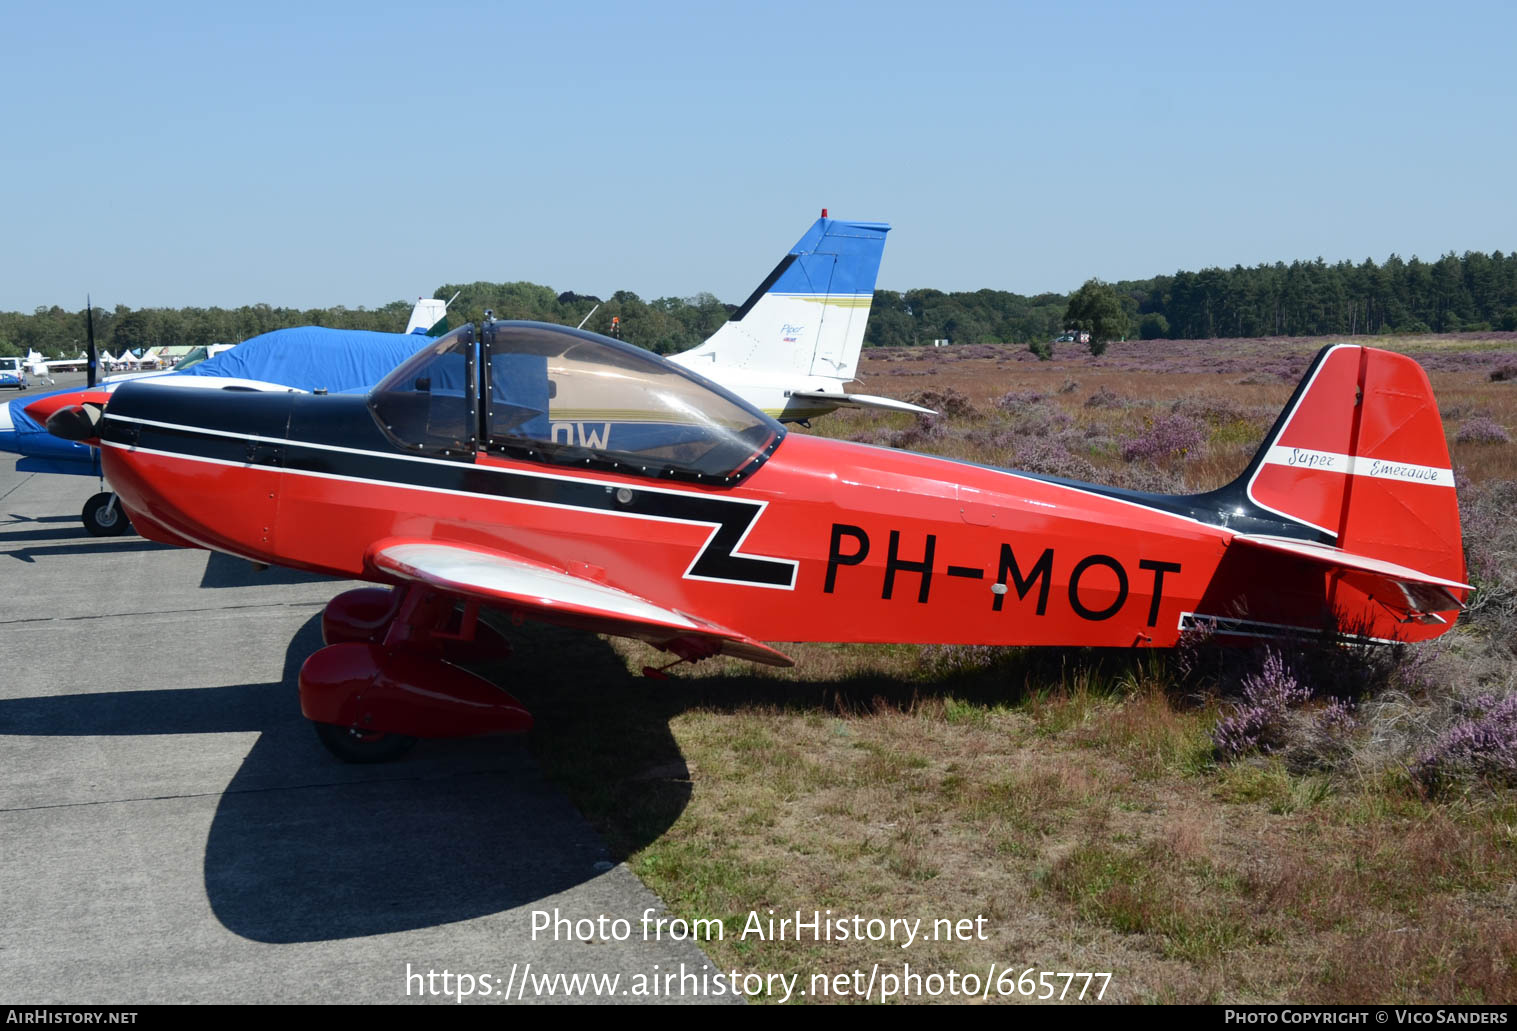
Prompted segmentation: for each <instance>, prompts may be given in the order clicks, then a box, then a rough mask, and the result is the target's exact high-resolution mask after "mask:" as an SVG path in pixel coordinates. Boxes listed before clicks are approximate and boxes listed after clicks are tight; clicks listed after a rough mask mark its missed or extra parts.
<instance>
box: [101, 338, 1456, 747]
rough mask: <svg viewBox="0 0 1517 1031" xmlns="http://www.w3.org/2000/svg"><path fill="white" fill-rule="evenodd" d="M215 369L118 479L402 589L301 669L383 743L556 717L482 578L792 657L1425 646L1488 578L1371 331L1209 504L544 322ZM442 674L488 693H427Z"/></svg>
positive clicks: (1431, 442)
mask: <svg viewBox="0 0 1517 1031" xmlns="http://www.w3.org/2000/svg"><path fill="white" fill-rule="evenodd" d="M210 393H211V392H202V391H173V390H169V389H166V388H161V387H158V388H155V387H154V386H153V385H152V384H151V383H143V384H140V385H139V384H128V385H126V386H123V387H122V388H121V389H120V390H118V391H117V392H116V393H115V394H114V395H113V396H112V397H111V399H110V401H109V405H108V406H107V407H106V409H105V411H104V413H103V417H102V418H99V419H98V420H94V421H92V422H91V425H92V426H93V427H94V432H96V433H97V434H98V439H99V441H100V443H101V445H102V447H103V456H104V464H105V469H106V474H107V476H108V477H109V479H110V481H111V483H112V485H113V486H114V487H115V489H116V490H117V491H118V492H119V494H120V496H121V499H122V501H123V503H124V504H125V505H126V508H127V510H128V512H129V513H130V515H131V518H132V521H133V523H134V525H135V526H136V527H137V528H138V530H139V531H140V532H142V533H143V535H144V536H147V537H151V538H155V539H159V540H163V541H168V542H171V543H175V544H181V545H187V546H196V547H205V548H211V549H215V550H218V551H223V552H227V553H230V554H233V555H238V556H241V557H243V558H246V559H249V560H252V561H254V562H259V563H270V564H279V565H284V566H290V567H295V568H299V569H306V570H313V571H316V572H321V573H326V574H330V575H334V576H341V577H353V578H359V579H365V580H370V581H374V582H377V583H383V584H390V585H395V586H396V587H397V589H396V590H394V591H390V592H383V591H375V590H374V589H369V590H367V591H358V592H349V595H345V596H343V597H342V598H339V599H336V600H335V601H334V603H333V606H332V607H330V608H329V611H328V616H327V619H326V621H325V627H326V631H327V638H328V641H329V647H328V648H325V649H323V650H322V652H318V653H317V655H316V656H313V658H312V660H311V662H310V663H308V669H307V671H305V672H303V674H302V701H303V704H304V705H305V708H306V711H307V714H308V715H310V716H312V718H313V719H316V720H317V721H318V722H323V723H331V724H336V725H337V726H339V727H343V726H346V727H348V728H349V730H350V732H351V734H352V735H353V736H354V737H355V739H358V738H362V737H363V736H364V735H366V734H367V735H373V736H376V737H377V735H379V734H380V733H382V732H389V733H391V734H421V735H423V736H426V735H429V734H461V733H476V732H480V731H490V730H500V729H513V728H517V727H520V726H524V725H525V724H526V717H525V714H524V713H523V714H520V715H519V716H511V717H510V718H506V717H501V716H500V715H499V714H498V713H497V714H496V716H494V717H491V716H488V715H487V714H486V713H485V710H487V709H489V710H491V711H493V710H494V709H495V708H496V707H497V702H498V696H499V692H495V694H493V695H488V694H481V693H480V691H479V690H478V685H474V684H472V683H468V684H465V683H464V682H463V681H461V680H457V677H456V675H455V673H453V672H447V671H448V670H454V669H455V667H451V666H448V665H447V664H446V663H445V662H443V658H442V657H440V654H439V651H438V646H437V642H438V641H446V640H449V639H452V638H458V637H464V638H466V637H468V636H470V632H471V630H472V626H473V618H472V616H473V612H474V606H477V605H478V604H480V603H483V604H489V605H493V606H498V607H499V608H502V609H505V610H509V611H512V612H513V613H516V614H519V615H520V616H522V617H524V618H529V619H539V620H545V621H549V622H556V623H561V624H566V625H570V626H577V627H582V628H585V629H589V630H597V631H603V632H608V633H614V634H623V635H628V636H634V637H638V638H641V639H643V640H646V641H649V642H651V643H653V644H655V645H657V646H659V647H661V648H665V649H667V650H670V651H673V652H675V653H676V654H677V655H679V656H680V657H682V658H692V659H695V658H701V657H704V656H708V655H712V654H717V653H727V654H732V655H738V656H742V657H745V658H749V659H754V660H756V661H761V662H772V663H786V662H788V660H787V659H785V657H784V656H783V655H781V654H780V653H778V652H776V651H774V650H773V649H772V648H770V647H769V646H767V645H765V644H763V643H762V642H765V641H861V642H933V643H945V644H1017V645H1098V646H1122V647H1126V646H1158V647H1167V646H1172V645H1174V644H1175V643H1176V642H1177V641H1178V639H1179V638H1180V635H1181V634H1182V633H1184V632H1185V631H1186V630H1187V629H1191V628H1194V627H1197V626H1200V625H1203V624H1204V625H1206V626H1208V627H1210V628H1212V629H1213V630H1215V631H1217V632H1219V633H1222V634H1224V635H1226V636H1229V637H1233V638H1236V639H1239V640H1245V639H1257V638H1260V637H1272V636H1282V635H1289V634H1293V633H1315V632H1320V631H1321V629H1322V628H1323V626H1324V625H1327V624H1332V625H1335V626H1337V627H1339V628H1341V629H1342V630H1343V631H1344V632H1346V633H1350V634H1352V635H1354V636H1357V637H1361V638H1370V639H1375V640H1384V641H1416V640H1422V639H1426V638H1429V637H1432V636H1435V635H1437V634H1439V633H1441V632H1443V631H1444V630H1445V629H1447V628H1448V626H1449V625H1450V624H1451V623H1452V621H1453V620H1454V619H1455V618H1456V616H1457V614H1458V611H1459V609H1460V607H1461V600H1462V598H1463V596H1464V593H1465V592H1466V591H1468V590H1469V588H1468V585H1466V584H1464V583H1463V578H1464V563H1463V552H1462V546H1461V541H1460V537H1459V523H1458V510H1457V506H1456V502H1455V499H1454V489H1453V479H1452V473H1451V472H1450V468H1449V460H1448V452H1447V447H1446V444H1445V442H1444V438H1443V432H1442V423H1441V421H1440V419H1439V416H1438V412H1437V406H1436V403H1435V402H1434V400H1433V397H1432V392H1431V389H1430V388H1429V386H1428V383H1427V379H1426V376H1425V374H1424V373H1423V372H1422V370H1421V368H1420V367H1419V366H1417V365H1416V363H1415V362H1413V361H1411V360H1410V359H1407V358H1405V357H1403V356H1399V355H1395V354H1391V353H1389V352H1384V351H1378V350H1373V349H1369V348H1363V347H1359V346H1350V345H1340V346H1336V347H1330V348H1327V349H1324V351H1323V352H1322V353H1321V354H1319V356H1318V357H1317V360H1316V362H1315V363H1314V364H1313V366H1312V368H1311V369H1310V370H1309V372H1308V373H1307V376H1306V378H1305V379H1304V380H1303V382H1302V384H1301V386H1300V387H1299V388H1298V389H1297V391H1296V394H1295V396H1294V397H1293V398H1292V400H1291V402H1290V404H1289V405H1288V406H1287V408H1286V410H1285V412H1284V413H1282V415H1281V417H1280V419H1279V420H1278V421H1277V423H1276V425H1275V427H1274V428H1273V430H1272V431H1271V432H1270V434H1269V437H1268V438H1267V440H1266V441H1265V444H1264V446H1263V447H1262V448H1261V449H1260V451H1259V453H1258V454H1257V455H1256V456H1255V458H1254V460H1253V461H1252V462H1251V463H1250V465H1249V467H1248V469H1246V470H1245V472H1244V473H1243V475H1242V476H1241V477H1239V479H1238V480H1236V481H1235V482H1234V483H1232V484H1230V485H1229V486H1227V487H1224V488H1222V489H1219V490H1215V491H1211V492H1208V493H1204V494H1196V495H1188V496H1161V495H1152V494H1143V493H1137V492H1132V491H1126V490H1121V489H1116V488H1110V487H1102V486H1097V485H1092V484H1084V483H1076V482H1072V481H1066V480H1059V479H1054V478H1050V477H1044V476H1037V475H1031V474H1026V473H1018V472H1011V471H1006V470H1001V469H994V468H988V467H983V466H977V465H972V464H967V463H963V462H957V461H950V460H945V459H940V458H933V457H929V456H924V455H918V454H912V453H908V452H902V451H896V450H892V449H888V448H879V447H872V446H867V445H861V444H853V443H848V442H843V441H837V440H829V439H823V438H818V437H811V436H802V435H798V434H787V433H786V431H785V430H784V429H783V428H782V427H781V426H780V425H779V424H777V423H775V422H773V421H772V420H770V419H769V418H768V417H766V416H764V415H763V414H762V413H760V412H758V411H757V410H755V409H752V408H751V407H749V406H748V405H746V404H745V403H743V402H742V401H740V400H738V399H737V398H735V397H733V396H731V395H730V394H727V393H726V392H725V391H723V390H721V388H719V387H716V386H715V385H713V384H710V383H709V382H707V381H705V380H702V379H700V378H699V377H697V376H694V375H692V374H690V373H689V372H687V371H685V370H683V369H680V368H678V367H676V366H674V365H672V364H670V363H667V362H663V361H662V360H660V359H658V358H656V357H654V356H652V355H649V354H647V353H646V352H642V351H639V350H637V349H635V348H631V347H629V346H628V345H625V344H621V343H619V342H617V341H612V340H609V339H606V338H603V337H598V336H595V335H593V334H588V333H581V332H577V331H574V330H569V329H566V328H563V327H557V326H546V325H541V324H534V323H510V322H495V323H486V324H485V325H484V326H483V328H482V329H481V330H476V329H475V328H474V327H465V328H464V329H462V330H459V331H457V332H455V333H454V334H450V335H449V336H448V337H445V338H443V339H442V340H440V341H434V342H429V344H428V345H427V347H425V348H424V349H423V351H422V352H420V353H418V355H417V356H416V357H414V358H413V359H412V360H411V361H410V362H408V363H406V364H405V365H403V366H402V367H401V368H400V369H397V370H396V372H395V373H393V374H392V375H391V376H390V377H388V378H387V379H386V380H385V381H384V382H383V383H381V384H380V385H379V386H377V387H376V388H375V389H374V391H373V392H371V393H370V394H369V395H367V396H352V395H320V394H300V393H254V392H243V391H225V392H214V393H215V394H216V396H207V395H208V394H210ZM76 435H77V431H76ZM344 599H346V600H344ZM460 601H462V602H465V603H466V605H465V611H464V614H463V616H462V617H460V616H459V615H458V614H457V613H456V612H455V611H454V610H455V609H456V607H457V603H458V602H460ZM334 649H335V650H337V651H338V652H340V655H328V656H326V657H325V658H323V655H324V653H329V652H333V651H334ZM308 674H309V675H308ZM465 676H466V675H465ZM449 678H452V679H449ZM440 681H447V683H442V684H441V686H439V683H440ZM454 681H457V683H454ZM365 684H367V685H369V686H367V687H365V686H364V685H365ZM376 684H382V685H388V686H387V687H384V689H383V690H381V688H380V687H376V686H375V685H376ZM459 685H462V686H459ZM492 690H493V689H492ZM386 692H388V694H389V695H394V696H395V697H396V698H401V699H402V700H401V701H399V702H394V703H393V704H389V703H385V704H381V703H379V702H375V701H374V700H373V699H374V698H376V697H378V696H380V695H384V694H386ZM420 693H431V694H439V695H442V696H447V695H449V694H451V695H454V696H457V697H455V698H454V699H453V700H454V701H455V702H457V703H458V704H457V705H453V704H451V703H450V702H449V701H447V700H442V701H438V702H436V703H435V704H433V703H429V704H432V708H431V710H429V711H430V712H431V716H429V717H426V718H423V717H420V716H418V715H417V713H416V707H415V705H414V704H412V703H413V702H414V701H415V696H416V695H418V694H420ZM308 696H309V697H308ZM354 696H359V697H358V700H357V702H356V703H355V701H354ZM365 699H367V701H366V700H365ZM391 701H392V702H393V699H391ZM513 704H514V703H513ZM518 712H519V710H518ZM376 713H377V715H376Z"/></svg>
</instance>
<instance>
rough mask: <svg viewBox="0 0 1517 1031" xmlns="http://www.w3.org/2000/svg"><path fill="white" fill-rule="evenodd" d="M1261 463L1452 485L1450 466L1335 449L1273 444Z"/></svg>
mask: <svg viewBox="0 0 1517 1031" xmlns="http://www.w3.org/2000/svg"><path fill="white" fill-rule="evenodd" d="M1264 464H1265V465H1279V466H1285V467H1287V468H1291V469H1310V470H1320V471H1322V472H1330V473H1344V474H1346V475H1349V476H1368V477H1370V478H1372V479H1377V480H1400V481H1402V482H1404V483H1431V484H1434V485H1436V486H1439V487H1452V486H1454V470H1452V469H1439V468H1438V467H1437V466H1431V465H1417V464H1415V463H1413V462H1388V461H1386V460H1385V459H1383V458H1365V457H1364V456H1362V455H1361V456H1358V457H1355V456H1354V455H1345V454H1340V453H1338V452H1336V451H1313V450H1311V449H1309V448H1301V447H1286V446H1284V445H1282V444H1275V445H1273V446H1271V447H1270V449H1269V453H1268V454H1267V455H1265V457H1264Z"/></svg>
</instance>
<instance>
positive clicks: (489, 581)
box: [381, 543, 699, 630]
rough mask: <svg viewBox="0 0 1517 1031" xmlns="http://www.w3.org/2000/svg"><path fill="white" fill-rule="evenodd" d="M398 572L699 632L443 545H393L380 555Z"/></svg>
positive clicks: (583, 586)
mask: <svg viewBox="0 0 1517 1031" xmlns="http://www.w3.org/2000/svg"><path fill="white" fill-rule="evenodd" d="M381 554H383V555H384V556H385V557H386V558H388V559H389V560H390V561H391V562H393V563H395V564H396V565H397V566H398V567H399V570H400V571H409V572H412V573H413V574H414V575H415V576H416V578H417V579H421V580H428V581H431V582H434V583H435V582H439V581H440V582H442V583H444V584H452V585H455V586H457V587H459V588H461V589H468V588H471V587H472V588H478V589H481V590H486V591H497V592H500V593H502V594H516V595H523V596H535V597H536V598H537V599H538V601H539V602H541V603H542V604H544V605H548V606H552V605H555V604H558V605H577V606H579V607H581V608H587V609H598V610H600V611H602V612H606V613H609V614H611V615H616V616H623V617H626V618H628V619H634V620H639V621H643V622H653V623H665V624H671V625H673V626H677V627H683V628H686V629H689V630H696V629H699V628H698V627H697V626H696V625H695V624H694V623H692V622H691V621H690V620H688V619H686V618H685V617H684V616H681V615H680V614H679V613H677V612H672V611H670V610H668V609H665V608H661V607H659V606H657V605H654V604H652V603H651V602H647V601H644V600H643V599H642V598H638V597H635V596H633V595H630V594H627V593H626V592H625V591H619V590H616V589H615V588H612V587H604V586H601V585H600V584H595V583H591V582H589V581H586V580H583V579H580V578H579V577H575V576H570V575H569V574H567V573H560V572H556V571H554V570H549V569H538V568H535V567H532V566H528V565H524V564H521V563H517V562H512V561H511V560H509V559H505V558H501V557H498V556H494V555H486V554H481V553H477V552H470V551H466V550H463V549H461V548H453V547H449V546H447V545H445V544H422V543H417V544H397V545H392V546H391V547H388V548H385V549H384V551H383V552H382V553H381Z"/></svg>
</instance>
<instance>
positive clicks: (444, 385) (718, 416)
mask: <svg viewBox="0 0 1517 1031" xmlns="http://www.w3.org/2000/svg"><path fill="white" fill-rule="evenodd" d="M476 341H477V346H476ZM476 355H477V356H478V361H476ZM476 366H477V372H476ZM369 407H370V410H371V411H372V412H373V414H374V417H375V420H376V421H377V422H378V423H379V425H380V427H381V428H382V429H384V431H385V433H386V434H387V435H388V436H389V437H390V439H391V440H392V441H394V442H395V443H396V444H398V445H400V446H401V447H403V448H406V449H408V450H415V451H423V452H429V453H433V454H437V455H440V456H443V457H452V458H465V457H472V456H473V455H474V453H476V452H477V451H484V452H488V453H495V454H501V455H504V456H507V457H511V458H518V459H523V460H527V461H533V462H542V463H546V464H552V465H559V466H578V467H580V468H592V469H606V470H614V471H617V472H622V473H628V474H632V475H636V476H648V477H653V478H658V479H675V480H684V481H693V482H698V483H709V484H712V485H715V486H725V485H731V484H734V483H737V482H739V481H741V480H742V479H744V478H746V477H747V476H748V475H749V474H750V473H752V472H753V471H754V470H755V469H757V468H758V467H759V466H760V465H762V464H763V462H764V460H765V459H766V458H767V457H768V456H769V454H770V453H772V452H773V450H774V448H775V447H776V446H777V445H778V444H779V442H780V440H781V439H783V437H784V434H785V431H784V429H783V428H782V427H781V426H780V424H779V423H777V422H775V421H774V420H773V419H771V418H769V417H768V416H767V415H765V414H764V413H763V412H761V411H759V410H758V409H756V408H754V407H752V406H751V405H749V404H747V403H745V402H744V401H742V400H740V399H739V398H737V397H734V396H733V395H732V394H730V393H728V392H727V391H725V390H723V389H722V388H721V387H719V386H717V385H716V384H714V383H711V382H709V381H708V380H705V379H702V378H701V377H700V376H697V375H695V374H694V373H691V372H689V371H688V370H686V369H683V368H681V367H679V366H677V365H674V364H672V363H670V362H666V361H664V360H663V359H661V358H659V357H658V356H656V355H654V354H652V353H650V352H648V351H644V350H642V349H641V348H638V347H634V346H632V345H631V344H626V343H623V342H621V341H618V340H612V339H610V338H608V337H603V336H598V335H597V334H594V333H586V332H584V331H582V330H575V329H570V328H568V327H566V326H555V325H551V324H548V323H539V322H488V323H485V324H484V325H483V327H481V328H480V329H479V330H477V331H476V329H475V328H474V327H473V326H463V327H461V328H459V329H457V330H455V331H454V332H452V333H450V334H448V335H447V336H445V337H442V338H440V339H438V340H435V341H429V342H428V344H427V346H426V347H424V348H423V349H422V350H420V351H418V352H417V353H416V354H415V355H413V356H412V357H411V358H410V359H409V360H408V361H406V362H405V363H404V364H402V365H401V366H400V367H399V368H397V369H396V370H395V371H394V372H393V373H391V374H390V375H389V376H387V377H385V379H384V380H383V381H382V382H380V383H379V385H378V386H376V387H375V388H374V390H373V391H372V392H371V393H370V395H369Z"/></svg>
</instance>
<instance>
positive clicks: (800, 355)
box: [669, 208, 933, 422]
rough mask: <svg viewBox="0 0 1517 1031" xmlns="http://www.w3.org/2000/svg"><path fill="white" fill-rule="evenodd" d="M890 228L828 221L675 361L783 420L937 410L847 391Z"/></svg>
mask: <svg viewBox="0 0 1517 1031" xmlns="http://www.w3.org/2000/svg"><path fill="white" fill-rule="evenodd" d="M889 231H890V226H889V225H887V224H885V223H884V222H845V221H843V220H841V219H832V218H828V217H827V210H826V209H825V208H824V209H822V217H821V218H819V219H817V220H816V223H815V224H814V225H813V226H812V227H811V228H810V229H808V230H807V231H806V235H805V236H802V237H801V239H800V241H799V242H798V243H796V245H795V246H794V247H792V248H791V249H790V253H789V254H787V255H785V257H784V258H782V259H781V260H780V263H779V264H778V265H776V266H775V267H774V271H773V272H771V273H769V276H768V278H767V279H765V280H764V281H763V283H761V284H759V288H758V289H757V290H755V291H754V292H753V295H752V296H751V297H749V298H748V300H747V301H745V302H744V303H743V305H742V307H740V308H738V310H737V311H735V312H733V313H732V317H731V318H730V319H728V320H727V322H725V323H723V324H722V327H721V328H720V329H718V330H717V331H716V332H715V333H714V334H712V336H711V337H710V339H708V340H707V341H706V342H705V343H703V344H701V345H700V346H699V347H696V348H693V349H691V350H689V351H684V352H682V353H680V354H674V355H670V356H669V360H670V361H672V362H675V363H676V364H678V365H683V366H684V367H685V368H687V369H689V370H691V371H692V372H696V373H699V374H700V375H702V376H705V377H706V378H707V379H709V380H712V381H713V382H716V383H719V384H721V385H722V386H724V387H726V388H727V389H728V390H730V391H732V392H733V393H734V394H737V395H739V396H740V397H742V398H743V399H744V400H745V401H748V402H749V403H750V404H753V405H755V406H757V407H759V408H762V409H763V410H764V411H765V412H767V413H768V414H769V415H772V416H774V417H775V418H777V419H779V420H780V421H781V422H804V421H805V420H807V419H812V418H815V417H816V416H818V415H826V414H827V413H828V412H831V411H834V410H835V409H838V408H842V407H850V408H881V409H885V410H887V411H893V412H917V413H921V414H924V415H931V414H933V412H932V409H930V408H923V407H921V406H920V405H914V404H908V403H907V402H905V401H897V400H895V399H893V398H888V397H876V396H875V395H872V394H850V393H848V392H846V391H845V390H844V389H843V388H844V387H845V386H846V385H847V384H848V383H849V382H850V381H852V380H853V379H854V377H855V374H856V373H857V371H858V363H859V352H860V351H861V350H862V349H863V346H864V327H865V325H866V324H867V323H868V321H869V306H870V304H871V303H872V302H873V300H874V283H875V279H876V278H877V277H878V276H879V271H880V258H881V256H882V255H883V254H884V253H885V234H886V233H888V232H889Z"/></svg>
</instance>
